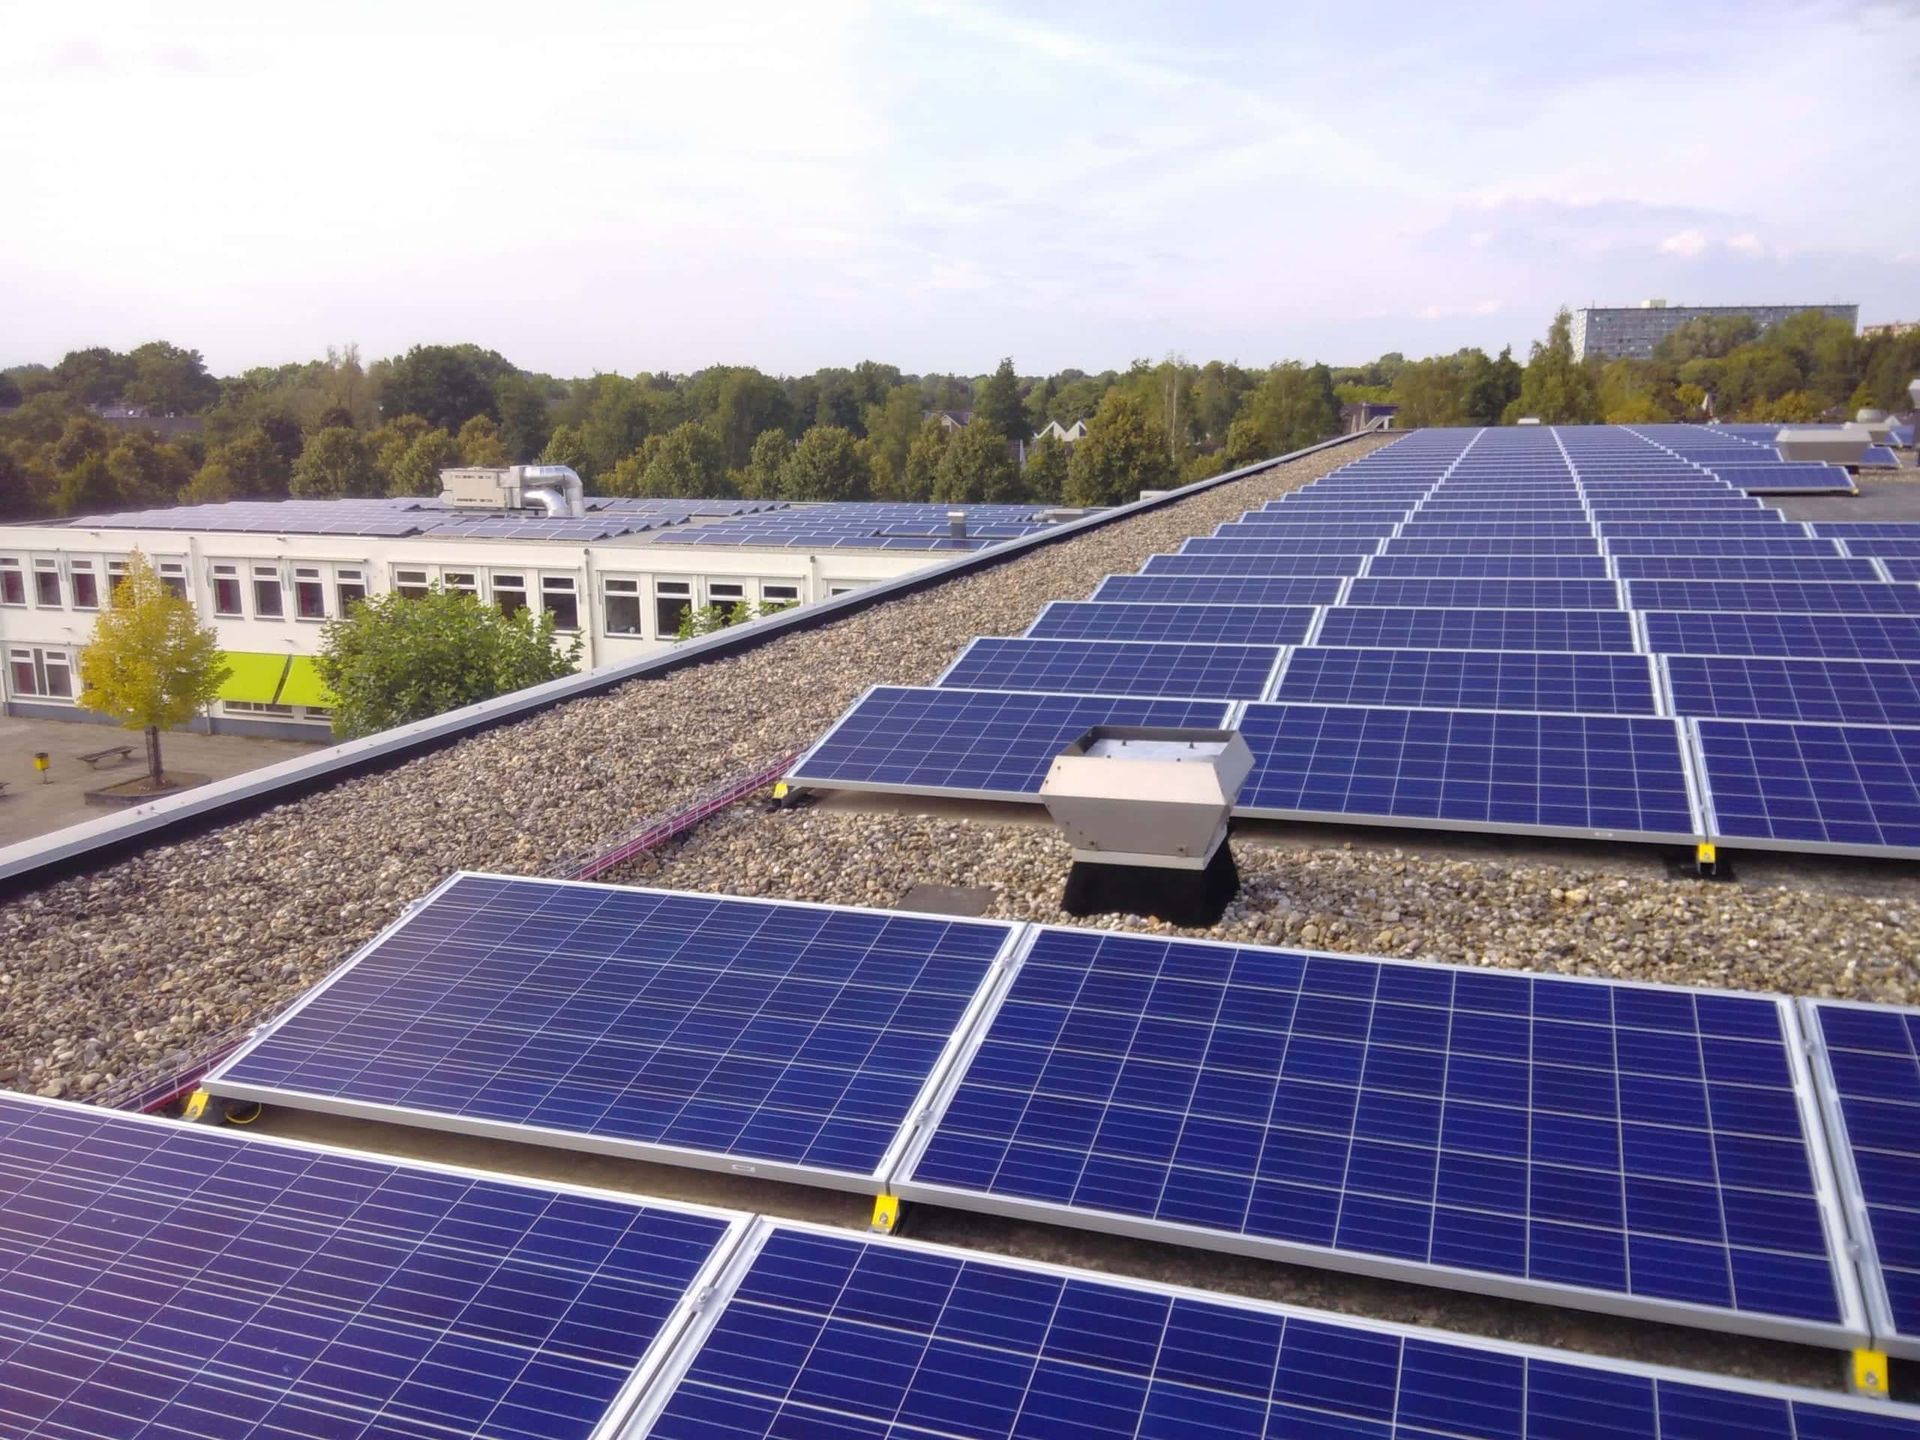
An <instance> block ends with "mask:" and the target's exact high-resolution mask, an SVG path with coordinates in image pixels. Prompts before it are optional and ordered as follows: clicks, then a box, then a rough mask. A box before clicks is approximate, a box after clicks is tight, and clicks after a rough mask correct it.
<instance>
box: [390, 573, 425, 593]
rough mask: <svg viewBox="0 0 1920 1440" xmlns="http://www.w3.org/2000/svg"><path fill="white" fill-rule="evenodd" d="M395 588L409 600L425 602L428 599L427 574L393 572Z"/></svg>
mask: <svg viewBox="0 0 1920 1440" xmlns="http://www.w3.org/2000/svg"><path fill="white" fill-rule="evenodd" d="M393 588H394V589H395V591H397V592H398V593H399V594H401V595H404V596H405V597H406V598H407V599H409V600H424V599H426V598H427V572H426V571H424V570H396V571H394V572H393Z"/></svg>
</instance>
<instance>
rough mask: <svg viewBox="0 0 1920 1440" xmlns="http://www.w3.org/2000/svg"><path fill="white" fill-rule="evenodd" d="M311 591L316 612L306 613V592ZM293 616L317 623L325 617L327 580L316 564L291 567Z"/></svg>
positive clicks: (308, 622)
mask: <svg viewBox="0 0 1920 1440" xmlns="http://www.w3.org/2000/svg"><path fill="white" fill-rule="evenodd" d="M309 590H311V591H312V592H313V597H314V599H315V600H316V601H317V602H318V603H317V605H316V607H315V610H316V613H314V614H312V615H309V614H308V613H307V592H308V591H309ZM293 618H294V619H295V620H301V621H305V622H306V623H307V624H309V625H317V624H320V623H321V622H323V621H325V620H326V619H327V582H326V577H325V575H324V573H323V572H322V571H321V568H320V567H319V566H318V565H296V566H294V567H293Z"/></svg>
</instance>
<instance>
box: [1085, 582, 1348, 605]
mask: <svg viewBox="0 0 1920 1440" xmlns="http://www.w3.org/2000/svg"><path fill="white" fill-rule="evenodd" d="M1346 583H1347V582H1346V581H1345V580H1344V579H1342V578H1340V577H1339V576H1334V575H1329V576H1318V577H1315V576H1306V577H1296V576H1285V575H1283V576H1278V577H1274V576H1266V577H1261V576H1232V575H1220V576H1212V577H1209V576H1205V575H1109V576H1107V578H1106V579H1104V580H1102V581H1101V582H1100V583H1099V584H1098V585H1097V586H1095V587H1094V591H1093V595H1092V596H1091V597H1090V598H1092V599H1094V600H1118V601H1132V602H1144V603H1162V604H1175V605H1331V604H1332V603H1333V602H1334V601H1336V600H1338V599H1339V598H1340V592H1341V590H1342V589H1343V588H1344V587H1345V586H1346Z"/></svg>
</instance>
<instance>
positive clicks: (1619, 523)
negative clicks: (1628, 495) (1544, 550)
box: [1600, 510, 1812, 540]
mask: <svg viewBox="0 0 1920 1440" xmlns="http://www.w3.org/2000/svg"><path fill="white" fill-rule="evenodd" d="M1769 513H1771V514H1774V515H1778V514H1779V513H1780V512H1779V511H1778V510H1775V511H1771V512H1769ZM1729 530H1738V531H1739V532H1740V534H1739V537H1738V538H1740V539H1742V540H1760V539H1764V538H1767V537H1770V536H1771V537H1775V538H1778V539H1781V540H1807V539H1811V538H1812V537H1811V536H1810V535H1809V533H1808V531H1807V527H1806V526H1805V525H1802V524H1800V523H1799V522H1798V521H1794V520H1785V519H1780V520H1768V521H1754V522H1751V523H1742V524H1738V525H1729V524H1726V523H1724V522H1720V521H1712V522H1709V521H1703V520H1611V521H1606V522H1603V523H1602V524H1601V525H1600V532H1601V533H1602V534H1603V535H1605V536H1606V537H1607V538H1608V539H1609V540H1613V539H1621V540H1627V539H1632V538H1634V537H1635V536H1641V535H1650V536H1657V537H1664V538H1667V539H1678V538H1680V537H1682V536H1694V537H1702V538H1706V539H1712V538H1714V537H1717V536H1721V535H1725V534H1726V533H1727V532H1728V531H1729Z"/></svg>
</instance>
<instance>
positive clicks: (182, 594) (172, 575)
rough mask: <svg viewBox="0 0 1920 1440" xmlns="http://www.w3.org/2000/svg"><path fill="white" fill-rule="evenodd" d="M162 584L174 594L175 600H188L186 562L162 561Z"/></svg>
mask: <svg viewBox="0 0 1920 1440" xmlns="http://www.w3.org/2000/svg"><path fill="white" fill-rule="evenodd" d="M160 583H161V584H162V585H164V586H166V587H167V589H169V590H171V591H172V592H173V598H174V599H176V600H184V599H186V598H187V565H186V562H185V561H184V560H162V561H161V562H160Z"/></svg>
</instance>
